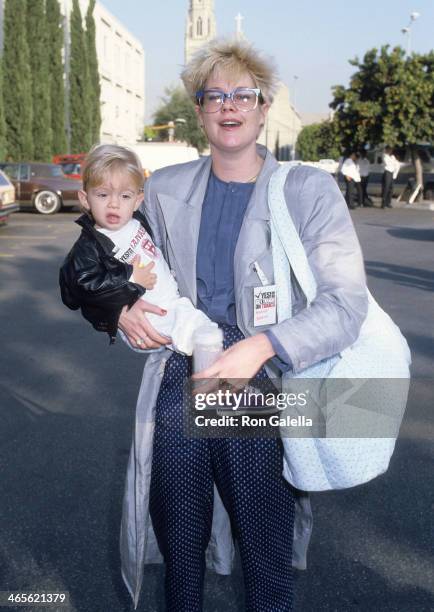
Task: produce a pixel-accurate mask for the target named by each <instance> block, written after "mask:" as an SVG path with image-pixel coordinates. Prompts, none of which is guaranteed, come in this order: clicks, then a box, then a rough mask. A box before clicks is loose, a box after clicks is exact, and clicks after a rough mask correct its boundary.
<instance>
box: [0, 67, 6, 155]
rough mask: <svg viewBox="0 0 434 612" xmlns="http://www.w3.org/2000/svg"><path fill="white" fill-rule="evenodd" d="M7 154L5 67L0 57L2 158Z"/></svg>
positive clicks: (0, 150) (0, 137)
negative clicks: (4, 93)
mask: <svg viewBox="0 0 434 612" xmlns="http://www.w3.org/2000/svg"><path fill="white" fill-rule="evenodd" d="M5 155H6V123H5V113H4V106H3V68H2V61H1V57H0V159H4V158H5Z"/></svg>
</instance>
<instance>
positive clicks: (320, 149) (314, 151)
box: [296, 121, 340, 161]
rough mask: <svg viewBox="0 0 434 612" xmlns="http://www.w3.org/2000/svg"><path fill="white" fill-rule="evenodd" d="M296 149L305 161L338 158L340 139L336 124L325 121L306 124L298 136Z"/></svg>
mask: <svg viewBox="0 0 434 612" xmlns="http://www.w3.org/2000/svg"><path fill="white" fill-rule="evenodd" d="M296 151H297V154H298V157H299V158H300V159H302V160H303V161H317V160H319V159H325V158H328V159H337V158H338V157H339V156H340V141H339V137H338V134H337V133H336V129H335V124H334V123H333V122H331V121H323V122H322V123H312V124H311V125H306V126H304V128H303V129H302V130H301V132H300V133H299V135H298V138H297V144H296Z"/></svg>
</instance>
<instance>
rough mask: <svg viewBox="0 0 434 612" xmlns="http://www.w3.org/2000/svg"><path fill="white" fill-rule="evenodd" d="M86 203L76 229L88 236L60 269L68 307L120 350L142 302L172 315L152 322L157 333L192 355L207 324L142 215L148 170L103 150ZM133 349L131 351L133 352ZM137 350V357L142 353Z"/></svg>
mask: <svg viewBox="0 0 434 612" xmlns="http://www.w3.org/2000/svg"><path fill="white" fill-rule="evenodd" d="M78 195H79V199H80V203H81V205H82V207H83V208H84V210H85V211H86V212H85V214H83V215H82V216H81V217H80V218H79V219H78V220H77V223H78V224H79V225H80V226H81V228H82V231H81V235H80V237H79V238H78V240H77V241H76V242H75V244H74V245H73V247H72V249H71V251H70V252H69V253H68V255H67V256H66V258H65V261H64V263H63V265H62V267H61V269H60V277H59V282H60V288H61V295H62V301H63V303H64V304H65V305H66V306H68V307H69V308H71V309H72V310H77V309H78V308H80V309H81V311H82V314H83V316H84V317H85V318H86V319H87V320H88V321H90V322H91V323H92V325H93V326H94V327H95V329H97V330H98V331H105V332H107V333H108V334H109V336H110V343H113V342H114V339H115V336H116V332H117V328H118V320H119V316H120V313H121V310H122V308H123V307H124V306H129V307H130V306H132V305H133V304H134V303H135V302H136V301H137V300H138V299H140V298H141V297H142V296H143V295H144V294H145V292H146V295H145V296H144V298H143V299H146V301H148V302H150V303H152V304H155V305H157V306H160V308H163V309H165V310H166V311H167V314H166V315H165V316H158V315H155V314H148V315H147V317H148V319H149V322H150V323H151V324H152V325H153V327H154V328H155V329H156V330H157V332H158V333H160V334H161V335H163V336H166V337H168V338H171V345H169V348H172V349H174V350H176V351H178V352H181V353H184V354H186V355H191V353H192V350H193V333H194V332H195V330H196V329H198V328H199V327H202V326H204V325H207V326H210V327H216V324H215V323H212V322H211V321H210V320H209V319H208V317H207V316H206V315H205V314H204V313H203V312H201V311H200V310H197V309H196V308H194V306H193V304H192V303H191V302H190V300H189V299H187V298H182V297H180V295H179V291H178V287H177V284H176V282H175V279H174V278H173V276H172V274H171V272H170V270H169V267H168V265H167V264H166V262H165V261H164V259H163V256H162V254H161V251H160V250H159V249H158V248H157V247H156V246H155V244H154V243H153V241H152V232H151V229H150V227H149V224H148V222H147V220H146V218H145V217H144V215H142V214H141V213H140V212H139V211H138V208H139V206H140V204H141V202H142V200H143V169H142V166H141V164H140V161H139V159H138V158H137V156H136V155H135V153H133V152H132V151H130V150H129V149H126V148H124V147H120V146H118V145H98V146H96V147H94V148H93V149H92V150H91V151H90V153H89V155H88V156H87V159H86V165H85V168H84V171H83V190H82V191H80V192H79V194H78ZM130 346H131V345H130ZM135 350H137V349H135Z"/></svg>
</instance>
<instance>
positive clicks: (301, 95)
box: [101, 0, 434, 123]
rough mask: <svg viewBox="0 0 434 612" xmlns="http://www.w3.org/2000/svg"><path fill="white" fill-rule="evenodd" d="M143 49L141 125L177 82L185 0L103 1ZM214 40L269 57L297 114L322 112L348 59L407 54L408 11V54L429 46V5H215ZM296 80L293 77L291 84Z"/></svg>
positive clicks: (317, 0)
mask: <svg viewBox="0 0 434 612" xmlns="http://www.w3.org/2000/svg"><path fill="white" fill-rule="evenodd" d="M101 2H102V4H103V5H104V6H105V7H106V8H107V9H108V10H109V11H110V12H111V13H112V14H113V15H114V16H115V17H117V18H118V19H119V20H120V21H121V22H122V23H123V24H124V25H125V26H126V27H127V28H128V29H129V30H130V32H131V33H132V34H133V35H134V36H136V38H138V39H139V40H140V42H141V43H142V44H143V47H144V49H145V55H146V75H145V79H146V121H147V122H149V123H152V113H153V112H154V111H155V110H156V108H157V107H158V105H159V104H160V103H161V98H162V96H163V95H164V90H165V88H166V87H168V86H171V85H176V84H177V83H178V82H179V74H180V71H181V69H182V65H183V62H184V34H185V20H186V15H187V10H188V5H189V2H188V0H160V1H157V2H156V1H155V0H153V1H150V0H101ZM214 4H215V14H216V20H217V33H218V35H229V34H231V33H233V32H234V31H235V27H236V24H235V16H236V15H237V13H238V12H240V13H241V14H242V15H243V16H244V20H243V31H244V34H245V36H246V38H247V39H248V40H249V41H250V42H252V43H253V44H254V45H255V46H256V47H257V48H258V49H261V50H263V51H264V52H266V53H267V54H268V55H271V56H273V57H274V59H275V60H276V62H277V66H278V69H279V74H280V78H281V80H282V81H283V82H284V83H285V84H286V85H287V86H288V87H289V89H290V94H291V100H292V102H293V103H294V101H295V104H296V108H297V110H298V111H300V112H302V113H327V112H328V110H329V108H328V104H329V102H330V101H331V99H332V94H331V87H332V86H333V85H337V84H341V85H347V84H348V81H349V77H350V76H351V74H352V73H353V72H354V67H353V66H350V64H349V63H348V60H349V59H352V58H354V57H355V56H358V57H359V58H362V57H363V55H364V53H365V52H366V51H367V50H368V49H371V48H372V47H377V48H379V47H380V46H382V45H384V44H389V45H391V46H396V45H401V46H403V47H404V48H406V44H407V43H406V41H407V38H406V37H405V36H404V35H403V34H402V33H401V29H402V28H404V27H406V26H407V25H408V24H409V22H410V14H411V13H412V12H418V13H420V17H419V18H418V19H417V20H416V21H414V22H413V24H412V28H411V48H412V51H416V52H419V53H424V52H427V51H430V50H431V49H433V48H434V0H355V1H353V2H351V1H348V0H268V2H264V1H262V2H258V1H257V0H214ZM294 77H297V78H294Z"/></svg>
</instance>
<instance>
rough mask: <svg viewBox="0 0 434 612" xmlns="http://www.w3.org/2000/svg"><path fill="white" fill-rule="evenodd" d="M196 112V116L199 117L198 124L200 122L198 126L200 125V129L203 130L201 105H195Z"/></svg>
mask: <svg viewBox="0 0 434 612" xmlns="http://www.w3.org/2000/svg"><path fill="white" fill-rule="evenodd" d="M194 111H195V113H196V116H197V122H198V124H199V127H200V128H203V121H202V113H201V111H200V106H199V104H195V105H194Z"/></svg>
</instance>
